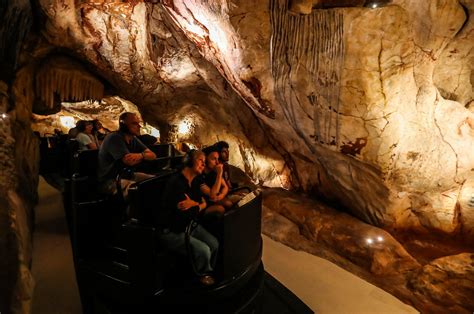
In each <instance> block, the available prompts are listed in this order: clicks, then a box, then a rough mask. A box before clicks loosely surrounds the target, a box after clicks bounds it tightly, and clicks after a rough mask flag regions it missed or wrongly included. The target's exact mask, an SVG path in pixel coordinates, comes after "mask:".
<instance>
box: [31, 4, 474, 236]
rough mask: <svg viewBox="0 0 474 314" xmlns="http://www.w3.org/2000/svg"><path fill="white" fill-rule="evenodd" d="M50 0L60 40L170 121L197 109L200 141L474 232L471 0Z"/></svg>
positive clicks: (365, 206) (331, 193) (270, 179)
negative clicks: (327, 6) (465, 189)
mask: <svg viewBox="0 0 474 314" xmlns="http://www.w3.org/2000/svg"><path fill="white" fill-rule="evenodd" d="M40 2H41V5H42V7H43V9H44V10H45V13H46V16H47V23H46V30H47V32H46V37H47V38H48V40H49V41H50V42H51V43H52V44H54V45H56V46H63V47H66V48H69V49H72V50H73V51H74V52H75V53H77V54H79V55H81V56H82V57H83V58H84V59H85V60H87V61H88V62H90V63H91V64H93V65H94V66H95V67H96V69H97V70H98V71H99V73H100V74H101V75H102V76H103V77H104V78H106V79H107V80H108V81H110V82H111V83H112V84H113V85H114V86H115V87H117V88H118V89H119V90H120V91H121V93H122V94H123V95H122V96H124V97H125V98H128V99H130V100H132V101H133V102H135V103H136V104H137V105H138V106H139V108H140V110H141V111H142V113H143V114H144V117H145V119H146V120H147V121H149V122H151V123H154V124H156V125H161V126H162V129H163V128H166V125H169V124H171V125H176V123H178V122H179V121H180V120H183V119H186V118H190V119H191V120H193V121H196V122H195V123H194V122H193V123H194V126H195V130H194V133H193V134H194V135H193V136H192V138H189V139H188V140H189V141H191V142H194V143H201V144H209V143H212V142H214V141H215V140H217V136H216V134H222V135H219V139H225V140H228V141H229V142H230V143H231V146H232V149H233V150H232V157H231V158H232V162H234V163H235V164H237V165H239V166H241V167H243V168H245V169H246V170H247V172H248V173H249V174H251V175H252V177H253V178H255V179H256V180H257V181H260V182H262V183H268V184H270V185H284V186H285V187H291V186H292V187H296V188H303V189H305V190H308V191H316V192H318V193H320V194H322V195H324V196H325V197H327V198H329V199H334V200H337V201H338V202H340V203H341V204H343V205H345V207H347V208H348V209H349V210H351V212H352V213H354V214H355V215H356V216H358V217H360V218H361V219H363V220H365V221H366V222H369V223H371V224H375V225H379V226H389V227H402V228H415V229H419V228H422V229H423V228H429V229H430V228H434V229H438V230H441V231H443V232H446V233H456V232H458V231H459V230H463V232H466V233H467V234H471V233H472V232H471V230H472V221H471V220H472V218H470V217H471V216H472V215H471V214H469V213H468V212H469V209H465V208H463V211H460V210H459V204H458V196H459V193H460V191H461V189H462V185H463V182H464V181H465V180H466V179H467V178H468V177H469V176H470V174H471V169H472V168H474V155H473V154H474V150H473V149H472V148H473V145H474V137H473V134H474V130H473V128H474V122H473V121H474V120H473V119H474V116H473V114H472V112H471V111H470V110H469V107H470V106H472V99H473V89H472V83H471V82H472V74H471V73H472V72H473V71H472V65H473V62H472V61H473V55H472V46H473V43H474V40H473V36H474V35H473V21H472V18H471V12H472V10H473V3H472V2H471V1H460V2H458V1H454V0H450V1H448V0H446V1H442V2H434V1H422V2H420V1H414V0H412V1H408V0H406V1H402V0H399V1H394V2H393V3H392V5H389V6H386V7H382V8H378V9H368V8H343V9H337V10H336V11H331V12H332V13H331V14H332V15H333V17H328V14H327V13H321V12H322V11H318V10H313V12H311V13H309V14H307V15H301V16H294V15H293V16H291V15H289V13H288V12H285V11H281V10H279V7H285V4H284V2H285V1H283V0H281V1H280V0H269V1H258V2H255V1H252V2H244V1H241V2H239V3H234V2H232V1H223V2H216V1H210V2H209V1H198V0H193V1H191V0H190V1H172V0H169V1H163V3H162V4H151V3H148V4H145V3H137V2H134V3H121V4H98V2H97V1H96V2H94V3H92V2H90V3H88V2H86V3H84V4H82V5H81V6H80V7H77V6H75V2H74V1H72V0H68V1H65V2H66V4H67V5H63V4H59V3H54V2H53V3H51V2H49V1H40ZM325 12H328V11H325ZM79 13H80V14H79ZM315 15H318V16H319V17H316V16H315ZM79 16H81V18H80V19H79ZM318 25H319V26H321V25H322V26H327V27H332V28H333V29H334V31H335V32H336V31H337V33H338V34H340V37H341V38H339V39H337V40H339V41H338V42H335V40H336V39H334V38H332V37H331V36H326V37H325V35H324V32H323V31H315V29H317V27H318ZM311 32H313V33H314V34H313V33H311ZM318 32H319V33H318ZM295 34H296V35H295ZM308 34H309V35H308ZM318 34H319V35H318ZM311 36H312V37H311ZM315 36H322V37H321V38H316V39H315V38H313V37H315ZM333 37H334V36H333ZM318 42H322V43H323V44H324V43H325V42H327V47H329V48H325V46H324V45H321V44H319V46H318ZM330 47H339V48H337V49H339V50H337V49H336V48H330ZM275 49H280V50H278V51H276V50H275ZM281 49H284V51H283V53H282V50H281ZM324 49H326V50H324ZM328 49H329V50H328ZM282 56H286V57H282ZM315 58H316V59H317V60H318V64H317V65H313V64H311V62H312V61H311V60H313V59H315ZM331 64H332V67H333V69H329V70H328V67H329V66H330V65H331ZM336 105H337V106H336ZM257 134H258V135H257ZM256 135H257V136H256ZM463 213H465V215H464V216H463Z"/></svg>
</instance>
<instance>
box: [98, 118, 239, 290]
mask: <svg viewBox="0 0 474 314" xmlns="http://www.w3.org/2000/svg"><path fill="white" fill-rule="evenodd" d="M119 125H120V127H119V130H118V131H117V132H112V133H111V134H109V135H107V136H106V137H105V139H104V141H103V143H102V145H101V146H100V148H99V169H98V180H99V185H100V188H101V189H102V191H103V192H106V193H111V194H113V193H117V192H118V191H117V189H118V187H117V185H116V184H115V183H116V181H115V180H116V178H117V176H118V174H119V172H120V171H121V169H122V168H123V167H124V166H132V167H133V166H136V165H138V164H140V163H141V162H142V161H144V160H153V159H156V155H155V154H154V153H153V152H152V151H151V150H150V149H149V148H148V147H147V146H146V145H144V144H143V143H142V142H141V141H140V140H139V139H138V136H139V135H140V121H139V118H138V117H137V115H135V114H134V113H130V112H126V113H123V114H122V115H121V116H120V121H119ZM228 161H229V145H228V144H227V143H226V142H223V141H221V142H217V143H215V144H214V145H211V146H209V147H206V148H205V149H203V150H202V151H201V150H190V151H188V152H187V153H186V155H185V157H184V160H183V167H182V169H181V171H179V172H177V173H176V174H174V175H173V176H172V177H171V178H170V179H169V180H168V182H167V185H166V188H165V191H164V192H163V199H162V200H161V203H162V205H163V206H164V210H166V211H167V212H168V214H169V215H168V217H170V220H169V221H170V225H169V228H166V230H165V231H164V232H163V233H162V234H161V236H160V240H161V241H162V243H163V244H164V245H165V246H167V247H168V248H169V249H171V250H173V251H176V252H178V253H181V254H183V255H184V254H186V246H185V236H184V232H185V228H186V226H188V225H189V224H190V223H193V230H192V232H191V237H190V245H191V248H192V250H191V251H192V255H193V256H192V258H193V260H194V263H195V266H196V271H197V273H198V274H199V281H200V282H201V283H202V284H203V285H212V284H214V278H213V276H212V271H213V270H214V267H215V263H216V258H217V251H218V247H219V243H218V240H217V239H216V238H215V236H214V235H212V234H211V233H210V232H209V231H207V230H206V229H205V228H204V227H203V226H202V225H201V224H199V221H200V220H201V219H202V218H203V217H206V216H217V217H220V216H222V215H223V214H224V212H225V211H226V209H228V208H230V207H232V205H233V203H235V202H236V201H237V198H236V197H232V196H229V191H230V189H231V188H232V183H231V182H230V173H229V165H228ZM152 176H153V175H151V174H146V173H141V172H135V173H134V174H133V176H132V177H131V178H128V179H121V181H120V188H121V189H122V191H121V192H123V193H124V195H126V192H127V189H128V187H129V186H130V185H131V184H132V183H133V182H138V181H141V180H144V179H147V178H151V177H152ZM162 210H163V209H162Z"/></svg>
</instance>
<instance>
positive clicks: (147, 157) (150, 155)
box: [142, 148, 156, 160]
mask: <svg viewBox="0 0 474 314" xmlns="http://www.w3.org/2000/svg"><path fill="white" fill-rule="evenodd" d="M142 155H143V159H144V160H155V159H156V155H155V153H154V152H152V151H151V150H150V149H149V148H146V149H145V150H144V151H143V152H142Z"/></svg>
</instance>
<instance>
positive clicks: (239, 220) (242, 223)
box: [221, 191, 262, 279]
mask: <svg viewBox="0 0 474 314" xmlns="http://www.w3.org/2000/svg"><path fill="white" fill-rule="evenodd" d="M252 193H255V194H254V195H255V197H254V198H253V199H250V200H249V201H248V202H239V204H238V205H236V206H235V207H234V208H233V209H231V210H230V211H228V212H226V213H225V215H224V225H223V243H222V247H221V249H222V256H223V276H224V279H231V278H232V277H234V276H236V275H238V274H241V273H242V272H243V271H245V270H246V269H247V268H248V267H249V266H250V265H253V264H254V263H256V262H259V261H260V259H261V254H262V237H261V218H262V193H260V192H259V191H254V192H252ZM239 205H240V206H239Z"/></svg>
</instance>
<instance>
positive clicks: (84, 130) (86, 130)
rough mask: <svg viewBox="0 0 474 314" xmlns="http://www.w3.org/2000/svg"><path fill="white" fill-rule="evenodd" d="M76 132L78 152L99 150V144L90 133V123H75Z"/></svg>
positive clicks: (91, 127) (82, 121)
mask: <svg viewBox="0 0 474 314" xmlns="http://www.w3.org/2000/svg"><path fill="white" fill-rule="evenodd" d="M76 127H77V130H78V131H79V133H78V134H77V136H76V141H78V142H79V150H87V149H97V148H99V142H98V141H97V138H96V137H95V135H94V134H93V133H92V131H93V128H94V127H93V125H92V122H90V121H85V120H79V121H78V122H77V125H76Z"/></svg>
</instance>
